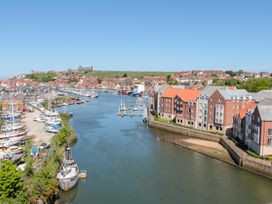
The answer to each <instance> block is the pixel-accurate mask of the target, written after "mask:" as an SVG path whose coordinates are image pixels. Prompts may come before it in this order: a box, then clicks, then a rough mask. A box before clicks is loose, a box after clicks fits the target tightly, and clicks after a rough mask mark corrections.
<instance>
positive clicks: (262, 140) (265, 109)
mask: <svg viewBox="0 0 272 204" xmlns="http://www.w3.org/2000/svg"><path fill="white" fill-rule="evenodd" d="M249 145H250V146H249V148H250V149H252V150H253V151H255V152H256V153H257V154H258V155H260V156H266V155H272V100H271V99H266V100H264V101H262V102H260V103H259V104H257V106H256V108H255V110H254V112H253V114H252V126H251V138H250V144H249Z"/></svg>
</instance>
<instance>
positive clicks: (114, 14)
mask: <svg viewBox="0 0 272 204" xmlns="http://www.w3.org/2000/svg"><path fill="white" fill-rule="evenodd" d="M271 11H272V1H271V0H176V1H175V0H133V1H132V0H88V1H87V0H44V1H41V0H40V1H39V0H24V1H22V0H6V1H0V26H1V29H0V78H1V77H3V76H4V77H5V76H12V75H16V74H20V73H26V72H30V71H31V70H43V71H46V70H65V69H67V68H77V67H78V66H79V65H83V66H89V65H93V66H94V68H95V69H99V70H139V71H141V70H146V71H182V70H190V69H223V70H235V69H243V70H248V71H269V70H270V71H272V12H271Z"/></svg>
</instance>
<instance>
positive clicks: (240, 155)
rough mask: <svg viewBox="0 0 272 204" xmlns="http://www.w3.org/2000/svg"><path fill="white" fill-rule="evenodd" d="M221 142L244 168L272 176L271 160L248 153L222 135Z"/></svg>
mask: <svg viewBox="0 0 272 204" xmlns="http://www.w3.org/2000/svg"><path fill="white" fill-rule="evenodd" d="M220 144H222V145H223V146H224V147H225V148H226V149H227V150H228V152H229V153H230V155H231V157H232V158H233V160H234V161H235V162H236V163H237V164H238V165H239V166H241V167H242V168H244V169H246V170H249V171H254V172H257V173H259V174H262V175H264V176H267V177H270V178H272V162H271V161H267V160H263V159H258V158H254V157H252V156H250V155H248V154H247V153H245V152H244V151H243V150H241V149H240V148H238V147H237V146H236V145H235V144H234V142H232V141H231V140H229V139H228V138H227V137H221V139H220Z"/></svg>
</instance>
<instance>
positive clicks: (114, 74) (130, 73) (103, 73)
mask: <svg viewBox="0 0 272 204" xmlns="http://www.w3.org/2000/svg"><path fill="white" fill-rule="evenodd" d="M172 73H173V72H146V71H93V72H88V73H85V74H83V75H86V76H96V77H98V78H105V77H118V78H120V77H124V76H127V77H132V78H139V79H141V78H143V77H144V76H162V77H166V76H167V75H171V74H172Z"/></svg>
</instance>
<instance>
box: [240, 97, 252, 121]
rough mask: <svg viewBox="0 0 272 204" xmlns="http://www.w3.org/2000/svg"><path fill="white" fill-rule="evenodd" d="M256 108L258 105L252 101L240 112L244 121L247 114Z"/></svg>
mask: <svg viewBox="0 0 272 204" xmlns="http://www.w3.org/2000/svg"><path fill="white" fill-rule="evenodd" d="M255 106H256V103H255V102H253V101H250V102H249V103H248V104H247V105H246V106H245V107H244V108H243V109H242V110H240V112H239V117H240V118H241V119H242V118H244V117H245V116H246V112H247V111H248V110H249V109H252V108H254V107H255Z"/></svg>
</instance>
